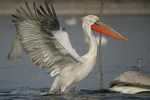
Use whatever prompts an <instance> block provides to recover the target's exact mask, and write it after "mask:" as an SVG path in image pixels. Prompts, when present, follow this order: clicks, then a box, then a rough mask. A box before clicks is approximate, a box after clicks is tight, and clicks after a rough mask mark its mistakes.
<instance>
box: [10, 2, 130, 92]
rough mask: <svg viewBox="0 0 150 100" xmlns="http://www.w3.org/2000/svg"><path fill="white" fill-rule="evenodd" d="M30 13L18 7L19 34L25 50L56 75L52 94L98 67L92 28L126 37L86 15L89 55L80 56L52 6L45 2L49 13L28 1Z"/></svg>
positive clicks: (115, 35)
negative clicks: (62, 28)
mask: <svg viewBox="0 0 150 100" xmlns="http://www.w3.org/2000/svg"><path fill="white" fill-rule="evenodd" d="M26 6H27V9H28V12H26V11H25V10H24V8H22V7H20V8H21V10H18V9H17V12H18V13H19V15H20V16H15V15H13V17H15V18H16V19H18V20H13V22H15V23H16V27H17V33H18V34H19V39H20V42H21V45H22V46H23V49H24V50H25V51H26V53H27V54H29V56H30V57H31V60H32V61H33V62H35V65H37V66H40V68H49V70H50V71H51V76H55V75H57V74H58V76H57V77H56V79H55V81H54V83H53V85H52V87H51V90H50V93H56V92H58V91H60V92H62V93H63V92H65V90H66V89H67V88H68V87H69V86H71V85H74V84H75V83H78V82H80V81H81V80H83V79H84V78H86V77H87V76H88V75H89V74H90V72H91V71H92V69H93V68H94V66H95V62H96V55H97V45H96V41H95V37H94V36H93V34H92V30H95V31H97V32H100V33H103V34H106V35H109V36H111V37H114V38H118V39H121V40H126V41H128V40H127V39H125V38H124V37H123V36H121V35H120V34H119V33H118V32H116V31H115V30H113V29H112V28H110V27H109V26H107V25H106V24H104V23H103V22H101V21H100V20H99V18H98V17H96V16H94V15H88V16H85V17H84V18H83V25H82V27H83V30H84V32H85V34H86V35H87V37H88V38H89V40H90V48H89V51H88V53H87V54H85V55H83V56H81V57H80V56H79V55H78V54H77V53H76V52H75V50H74V49H73V47H72V45H71V43H70V40H69V36H68V34H67V32H65V31H63V30H59V22H58V20H57V17H56V14H55V11H54V8H53V6H52V5H51V7H50V8H51V9H50V8H49V7H48V5H47V3H46V2H45V6H46V9H47V12H46V11H45V10H44V9H43V7H42V6H40V9H41V11H39V10H38V9H37V8H36V6H35V3H34V12H32V10H31V8H30V7H29V6H28V4H27V3H26Z"/></svg>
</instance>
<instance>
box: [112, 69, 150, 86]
mask: <svg viewBox="0 0 150 100" xmlns="http://www.w3.org/2000/svg"><path fill="white" fill-rule="evenodd" d="M109 85H110V87H114V86H125V85H139V86H140V85H143V86H150V75H146V74H143V73H138V72H134V71H128V72H125V73H123V74H121V75H120V76H119V77H117V78H116V79H114V80H113V81H112V82H110V83H109Z"/></svg>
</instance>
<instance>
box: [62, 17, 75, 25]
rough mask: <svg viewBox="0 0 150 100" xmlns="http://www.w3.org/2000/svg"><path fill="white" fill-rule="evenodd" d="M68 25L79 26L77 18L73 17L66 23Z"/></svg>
mask: <svg viewBox="0 0 150 100" xmlns="http://www.w3.org/2000/svg"><path fill="white" fill-rule="evenodd" d="M65 23H66V24H67V25H70V26H75V25H76V24H77V19H76V18H75V17H71V18H70V19H67V20H66V21H65Z"/></svg>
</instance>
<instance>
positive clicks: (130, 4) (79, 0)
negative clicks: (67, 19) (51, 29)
mask: <svg viewBox="0 0 150 100" xmlns="http://www.w3.org/2000/svg"><path fill="white" fill-rule="evenodd" d="M24 1H25V0H0V15H10V14H16V11H15V9H16V8H18V7H19V6H24ZM26 1H27V2H28V3H29V4H30V5H31V4H32V2H36V4H37V5H43V4H44V1H45V0H26ZM46 1H47V2H52V3H53V5H54V6H55V10H56V11H57V15H59V16H60V15H87V14H99V13H100V2H101V0H46ZM37 7H38V6H37ZM120 14H123V15H126V14H128V15H129V14H130V15H131V14H132V15H133V14H142V15H143V14H150V0H105V5H104V10H103V15H120Z"/></svg>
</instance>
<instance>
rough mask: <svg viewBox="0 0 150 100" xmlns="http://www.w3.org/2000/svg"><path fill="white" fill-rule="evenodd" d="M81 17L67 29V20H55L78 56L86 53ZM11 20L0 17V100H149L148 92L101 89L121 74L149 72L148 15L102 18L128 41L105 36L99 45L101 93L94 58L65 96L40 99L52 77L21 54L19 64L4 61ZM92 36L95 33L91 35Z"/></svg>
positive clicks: (13, 32)
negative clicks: (89, 67)
mask: <svg viewBox="0 0 150 100" xmlns="http://www.w3.org/2000/svg"><path fill="white" fill-rule="evenodd" d="M81 17H83V16H77V17H76V19H77V24H76V25H74V26H69V25H67V24H65V21H66V20H67V19H69V18H70V16H69V17H67V16H66V17H58V18H59V20H60V23H61V26H64V27H65V28H66V30H67V32H68V33H69V36H70V40H71V43H72V45H73V47H74V48H75V49H76V51H77V53H79V55H81V56H82V55H83V54H86V52H87V51H88V47H86V45H85V44H84V41H83V36H84V34H83V30H82V20H81ZM12 19H13V18H12V17H8V16H0V22H1V23H0V99H15V100H17V99H18V100H23V99H35V100H36V99H42V100H44V99H91V98H92V99H93V98H94V99H115V100H116V99H136V100H138V99H139V100H140V99H149V98H150V93H149V92H146V93H141V94H134V95H129V94H120V93H115V92H110V91H107V90H105V89H107V88H108V87H109V82H110V81H112V80H113V79H114V78H116V77H117V76H119V75H120V74H121V73H123V72H125V71H137V72H142V73H145V74H149V73H150V16H103V20H104V22H105V23H106V24H107V25H109V26H111V27H112V28H114V29H115V30H116V31H118V32H119V33H120V34H122V35H123V36H124V37H126V38H127V39H128V40H129V42H126V41H121V40H117V39H114V38H110V37H107V36H105V37H106V38H107V39H108V41H109V43H108V44H107V45H105V46H102V65H103V72H104V82H103V88H104V90H101V91H99V88H100V86H99V84H100V72H99V63H98V57H97V62H96V66H95V67H94V69H93V71H92V72H91V74H90V75H89V76H88V77H87V78H86V79H84V80H83V81H81V82H80V83H78V84H76V85H75V86H74V88H75V90H74V91H72V92H70V93H69V94H68V95H49V96H42V95H43V94H45V92H48V91H49V89H50V87H51V85H52V82H53V80H54V79H55V77H50V75H49V74H50V72H48V71H47V69H40V68H39V67H36V66H35V65H34V64H33V63H32V62H31V61H30V58H29V56H28V55H27V54H25V52H24V51H23V59H22V60H21V61H20V62H16V61H12V60H8V59H7V54H8V52H9V50H10V49H11V46H12V42H13V40H14V38H15V35H16V28H15V26H14V23H13V22H12V21H11V20H12ZM93 34H94V35H95V36H98V35H99V33H97V32H93ZM138 58H142V62H141V70H138V69H137V59H138Z"/></svg>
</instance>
